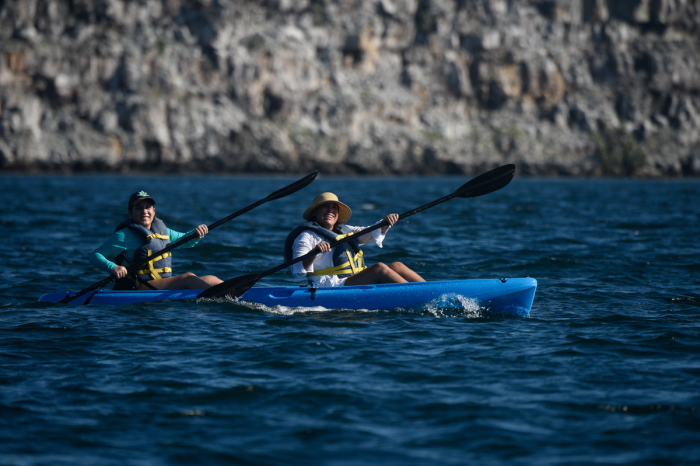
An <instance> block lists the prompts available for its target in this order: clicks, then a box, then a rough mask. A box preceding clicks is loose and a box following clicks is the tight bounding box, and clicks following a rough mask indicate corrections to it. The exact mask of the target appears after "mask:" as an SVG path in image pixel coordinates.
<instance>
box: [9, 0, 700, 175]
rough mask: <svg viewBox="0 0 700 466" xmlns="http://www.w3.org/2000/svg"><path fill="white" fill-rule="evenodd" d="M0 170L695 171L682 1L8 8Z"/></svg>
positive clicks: (697, 135) (27, 0)
mask: <svg viewBox="0 0 700 466" xmlns="http://www.w3.org/2000/svg"><path fill="white" fill-rule="evenodd" d="M1 5H2V6H0V8H1V10H0V41H1V42H0V43H1V44H2V47H0V167H1V168H2V170H4V171H11V170H61V171H77V170H104V171H115V172H125V171H135V170H157V171H183V172H184V171H187V172H191V171H202V172H258V173H291V172H309V171H311V170H313V169H317V168H318V169H320V170H321V171H322V172H323V173H326V174H344V173H359V174H473V173H476V172H480V171H483V170H486V169H489V168H492V167H494V166H496V165H500V164H503V163H515V164H516V165H517V166H518V170H519V173H521V174H533V175H572V176H601V175H610V176H684V175H685V176H697V175H700V52H699V50H700V41H699V40H698V37H700V30H699V29H700V2H698V1H697V0H522V1H513V0H345V1H336V0H333V1H331V0H267V1H241V0H199V1H195V0H148V1H138V2H136V1H128V0H71V1H69V0H23V1H21V2H3V3H2V4H1Z"/></svg>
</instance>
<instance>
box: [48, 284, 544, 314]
mask: <svg viewBox="0 0 700 466" xmlns="http://www.w3.org/2000/svg"><path fill="white" fill-rule="evenodd" d="M536 289H537V280H535V279H534V278H509V279H487V280H445V281H432V282H419V283H389V284H384V285H362V286H339V287H328V288H315V289H314V288H308V287H298V286H282V287H253V288H251V289H250V290H248V291H246V293H245V294H244V295H243V296H241V297H240V298H239V300H240V301H243V302H249V303H258V304H263V305H265V306H269V307H274V306H285V307H289V308H304V307H322V308H326V309H366V310H370V311H372V310H377V311H379V310H389V309H401V308H403V309H405V308H410V309H416V308H421V307H423V308H424V307H426V306H433V307H436V308H460V307H461V308H464V307H465V306H470V307H471V306H472V305H473V306H474V308H478V309H479V310H483V311H486V312H494V313H499V314H509V315H518V316H524V317H527V316H529V315H530V308H531V307H532V301H533V299H534V298H535V290H536ZM201 291H202V290H166V291H157V290H156V291H153V290H144V291H140V290H139V291H112V290H100V291H98V292H97V293H95V295H94V296H92V299H91V300H90V302H89V304H100V305H120V304H134V303H146V302H154V301H172V300H193V299H195V298H196V297H197V295H199V293H201ZM75 293H77V291H62V292H55V293H47V294H45V295H43V296H42V297H41V298H39V301H43V302H50V303H58V302H59V301H61V300H62V299H64V298H65V297H67V296H71V295H73V294H75ZM92 294H93V293H92V292H90V293H86V294H85V295H83V296H80V297H79V298H77V299H76V300H74V301H73V302H72V303H71V304H76V305H79V304H83V303H84V302H85V300H86V299H88V298H90V296H91V295H92Z"/></svg>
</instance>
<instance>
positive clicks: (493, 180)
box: [197, 165, 515, 298]
mask: <svg viewBox="0 0 700 466" xmlns="http://www.w3.org/2000/svg"><path fill="white" fill-rule="evenodd" d="M511 167H512V168H511ZM496 172H497V174H495V175H493V176H489V175H491V174H492V173H496ZM514 172H515V166H513V165H506V166H503V167H500V168H498V169H495V170H492V171H491V172H488V173H485V174H483V175H481V176H479V177H477V178H475V179H473V180H471V181H470V182H468V183H466V184H464V185H462V186H461V187H460V188H459V189H457V190H456V191H455V192H453V193H452V194H448V195H447V196H444V197H441V198H440V199H436V200H434V201H432V202H429V203H427V204H425V205H422V206H420V207H416V208H415V209H412V210H409V211H408V212H404V213H403V214H401V215H399V220H401V219H404V218H406V217H410V216H411V215H414V214H417V213H419V212H422V211H424V210H426V209H429V208H431V207H435V206H436V205H438V204H441V203H443V202H445V201H449V200H450V199H453V198H455V197H476V196H481V195H483V194H488V193H490V192H493V191H496V190H498V189H501V188H502V187H503V186H505V185H506V184H508V183H509V182H510V180H511V179H512V178H513V173H514ZM482 177H483V180H482ZM475 181H476V183H474V182H475ZM482 191H483V192H482ZM386 225H388V222H387V221H386V219H385V220H382V221H381V222H379V223H377V224H375V225H372V226H370V227H367V228H364V229H362V230H360V231H358V232H357V233H355V234H353V235H350V236H346V237H344V238H342V239H340V240H337V241H331V242H330V243H329V244H330V247H331V249H332V248H335V247H337V246H340V245H341V244H344V243H347V242H348V241H350V240H352V239H354V238H358V237H360V236H362V235H365V234H367V233H370V232H372V231H374V230H376V229H378V228H382V227H383V226H386ZM318 254H319V253H318V252H316V251H314V250H312V251H309V252H308V253H306V254H304V255H303V256H299V257H297V258H295V259H292V260H289V261H286V262H284V263H283V264H280V265H278V266H276V267H273V268H271V269H270V270H266V271H265V272H260V273H258V274H251V275H244V276H240V277H236V278H232V279H229V280H226V281H224V282H223V283H220V284H218V285H215V286H213V287H212V288H209V289H207V290H204V291H203V292H202V293H200V294H199V296H197V297H198V298H209V297H218V296H226V295H228V296H230V297H232V298H235V297H238V296H241V295H242V294H243V293H245V292H246V291H247V290H248V289H250V287H251V286H253V285H254V284H255V283H256V282H257V281H258V280H260V279H261V278H264V277H267V276H268V275H271V274H273V273H275V272H278V271H280V270H282V269H284V268H286V267H290V266H292V265H294V264H296V263H297V262H301V261H303V260H304V259H307V258H309V257H314V256H316V255H318ZM237 291H242V292H238V293H237Z"/></svg>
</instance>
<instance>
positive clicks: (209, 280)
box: [199, 275, 223, 286]
mask: <svg viewBox="0 0 700 466" xmlns="http://www.w3.org/2000/svg"><path fill="white" fill-rule="evenodd" d="M199 278H201V279H202V280H204V281H205V282H207V283H209V285H210V286H214V285H218V284H219V283H222V282H223V280H221V279H220V278H218V277H215V276H214V275H205V276H203V277H199Z"/></svg>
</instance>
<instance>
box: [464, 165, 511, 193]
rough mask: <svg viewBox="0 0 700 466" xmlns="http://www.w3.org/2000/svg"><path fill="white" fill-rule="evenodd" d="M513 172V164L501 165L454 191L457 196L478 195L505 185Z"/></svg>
mask: <svg viewBox="0 0 700 466" xmlns="http://www.w3.org/2000/svg"><path fill="white" fill-rule="evenodd" d="M514 174H515V165H513V164H509V165H503V166H501V167H498V168H494V169H493V170H491V171H489V172H486V173H484V174H482V175H479V176H477V177H476V178H474V179H472V180H470V181H468V182H467V183H465V184H464V185H462V187H461V188H459V189H458V190H457V191H455V194H457V197H478V196H483V195H484V194H489V193H492V192H494V191H498V190H499V189H501V188H503V187H505V186H506V185H507V184H508V183H510V180H512V179H513V175H514Z"/></svg>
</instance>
